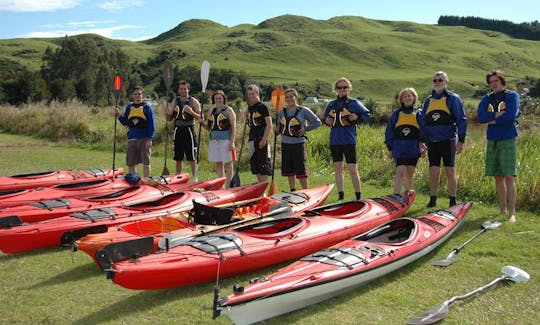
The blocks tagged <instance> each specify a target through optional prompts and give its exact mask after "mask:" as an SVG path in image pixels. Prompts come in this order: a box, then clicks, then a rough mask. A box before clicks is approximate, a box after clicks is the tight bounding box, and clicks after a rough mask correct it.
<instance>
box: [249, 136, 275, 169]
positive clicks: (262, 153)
mask: <svg viewBox="0 0 540 325" xmlns="http://www.w3.org/2000/svg"><path fill="white" fill-rule="evenodd" d="M259 142H260V140H255V141H249V147H250V149H252V150H253V154H252V155H251V158H250V159H249V164H250V167H251V173H252V174H254V175H257V174H258V175H272V163H270V157H269V152H270V151H269V150H270V147H269V146H268V143H267V144H266V146H265V147H264V148H262V149H261V148H259Z"/></svg>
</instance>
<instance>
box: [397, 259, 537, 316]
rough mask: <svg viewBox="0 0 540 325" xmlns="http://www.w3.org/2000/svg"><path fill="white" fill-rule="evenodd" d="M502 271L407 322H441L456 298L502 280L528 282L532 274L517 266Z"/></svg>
mask: <svg viewBox="0 0 540 325" xmlns="http://www.w3.org/2000/svg"><path fill="white" fill-rule="evenodd" d="M501 273H502V276H501V277H499V278H497V279H495V280H493V281H491V282H490V283H488V284H487V285H485V286H483V287H480V288H477V289H475V290H473V291H471V292H469V293H467V294H464V295H463V296H454V297H452V298H450V299H448V300H446V301H445V302H443V303H442V304H440V305H438V306H436V307H434V308H432V309H430V310H428V311H426V312H424V313H422V314H420V315H418V316H415V317H413V318H409V319H408V320H407V324H433V323H436V322H439V321H441V320H443V319H444V318H445V317H446V315H448V311H449V308H450V304H451V303H453V302H454V301H456V300H461V299H466V298H469V297H470V296H472V295H474V294H476V293H478V292H481V291H484V290H485V289H487V288H489V287H492V286H494V285H495V284H497V283H498V282H501V281H512V282H526V281H528V280H529V279H530V276H529V274H528V273H527V272H525V271H523V270H522V269H519V268H517V267H515V266H505V267H503V268H502V270H501Z"/></svg>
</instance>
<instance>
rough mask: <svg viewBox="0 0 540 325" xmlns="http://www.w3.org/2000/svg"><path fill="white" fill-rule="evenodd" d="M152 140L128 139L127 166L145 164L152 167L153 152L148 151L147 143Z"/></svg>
mask: <svg viewBox="0 0 540 325" xmlns="http://www.w3.org/2000/svg"><path fill="white" fill-rule="evenodd" d="M149 140H150V139H148V138H145V139H128V142H127V153H126V165H128V166H135V165H137V164H143V165H145V166H150V153H151V150H147V149H146V143H147V142H148V141H149Z"/></svg>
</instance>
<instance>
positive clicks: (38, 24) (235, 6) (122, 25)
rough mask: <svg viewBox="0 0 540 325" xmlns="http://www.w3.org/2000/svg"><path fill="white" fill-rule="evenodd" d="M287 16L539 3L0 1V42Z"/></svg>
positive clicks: (427, 16) (132, 33)
mask: <svg viewBox="0 0 540 325" xmlns="http://www.w3.org/2000/svg"><path fill="white" fill-rule="evenodd" d="M285 14H292V15H299V16H305V17H309V18H313V19H322V20H326V19H329V18H332V17H336V16H361V17H365V18H369V19H376V20H394V21H411V22H416V23H421V24H436V23H437V20H438V18H439V16H441V15H452V16H474V17H481V18H488V19H497V20H509V21H512V22H514V23H522V22H532V21H536V20H539V19H540V1H538V0H520V1H518V2H515V3H514V2H509V1H508V0H504V1H501V0H454V1H452V0H446V1H428V0H426V1H424V0H397V1H391V0H371V1H364V0H337V2H334V1H332V0H226V1H223V0H221V1H220V0H191V1H182V0H180V1H179V0H0V39H11V38H29V37H62V36H65V35H76V34H82V33H94V34H99V35H102V36H105V37H107V38H112V39H124V40H131V41H140V40H144V39H149V38H153V37H156V36H158V35H159V34H161V33H164V32H166V31H168V30H170V29H172V28H174V27H176V26H177V25H178V24H180V23H181V22H183V21H186V20H189V19H194V18H197V19H209V20H212V21H214V22H216V23H219V24H222V25H225V26H229V27H233V26H236V25H239V24H246V23H247V24H254V25H257V24H259V23H261V22H263V21H264V20H266V19H269V18H273V17H276V16H280V15H285Z"/></svg>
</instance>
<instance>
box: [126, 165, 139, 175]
mask: <svg viewBox="0 0 540 325" xmlns="http://www.w3.org/2000/svg"><path fill="white" fill-rule="evenodd" d="M136 167H137V165H132V166H128V173H135V172H136V170H137V168H136Z"/></svg>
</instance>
